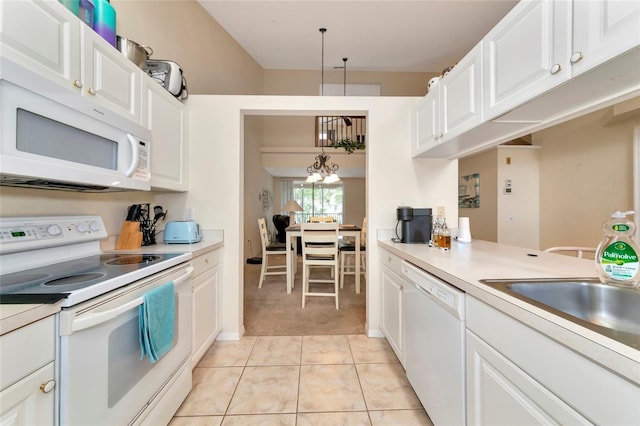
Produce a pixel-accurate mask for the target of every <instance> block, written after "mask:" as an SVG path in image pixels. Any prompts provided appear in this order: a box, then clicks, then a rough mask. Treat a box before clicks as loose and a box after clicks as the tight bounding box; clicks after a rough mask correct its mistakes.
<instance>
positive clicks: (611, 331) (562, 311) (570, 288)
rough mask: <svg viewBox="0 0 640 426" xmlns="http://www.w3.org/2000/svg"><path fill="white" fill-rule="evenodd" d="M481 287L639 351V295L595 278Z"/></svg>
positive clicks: (506, 281) (498, 281)
mask: <svg viewBox="0 0 640 426" xmlns="http://www.w3.org/2000/svg"><path fill="white" fill-rule="evenodd" d="M480 282H481V283H483V284H486V285H488V286H491V287H493V288H495V289H497V290H500V291H502V292H504V293H506V294H509V295H510V296H513V297H516V298H518V299H520V300H523V301H526V302H528V303H531V304H532V305H535V306H537V307H539V308H542V309H544V310H546V311H548V312H551V313H553V314H555V315H558V316H561V317H563V318H565V319H568V320H570V321H572V322H574V323H577V324H580V325H582V326H584V327H587V328H589V329H591V330H593V331H595V332H597V333H600V334H603V335H605V336H608V337H610V338H612V339H615V340H617V341H619V342H620V343H624V344H625V345H628V346H631V347H633V348H636V349H640V291H638V290H635V289H630V288H623V287H615V286H611V285H606V284H602V283H601V282H600V280H598V279H597V278H559V279H558V278H545V279H527V280H523V279H515V280H509V279H494V280H491V279H487V280H480Z"/></svg>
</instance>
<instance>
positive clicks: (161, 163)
mask: <svg viewBox="0 0 640 426" xmlns="http://www.w3.org/2000/svg"><path fill="white" fill-rule="evenodd" d="M143 78H144V80H145V84H144V86H145V89H146V93H147V96H146V102H145V103H146V108H147V111H146V114H145V119H146V123H145V125H146V127H147V128H149V129H150V130H151V134H152V144H151V186H152V187H153V188H157V189H168V190H172V191H186V190H187V161H188V160H187V137H186V132H187V117H186V114H185V110H184V105H183V104H182V102H180V101H179V100H177V99H176V98H175V97H173V96H172V95H171V94H170V93H169V92H167V91H166V90H165V89H164V88H163V87H162V86H160V85H159V84H158V83H156V82H155V81H152V80H151V79H149V78H147V77H146V76H143Z"/></svg>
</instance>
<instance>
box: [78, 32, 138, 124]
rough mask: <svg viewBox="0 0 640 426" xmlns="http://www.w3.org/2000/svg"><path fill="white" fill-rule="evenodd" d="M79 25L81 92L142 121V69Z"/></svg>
mask: <svg viewBox="0 0 640 426" xmlns="http://www.w3.org/2000/svg"><path fill="white" fill-rule="evenodd" d="M80 25H81V40H82V43H81V45H82V53H83V54H82V56H81V64H82V72H81V75H82V82H83V83H82V84H83V89H82V94H83V95H85V96H91V97H92V98H94V100H95V101H96V102H97V103H99V104H101V105H104V106H106V107H108V108H110V109H112V110H114V111H116V112H118V113H120V114H122V115H124V116H126V117H127V118H129V119H130V120H132V121H135V122H136V123H141V119H142V117H141V112H140V99H141V95H142V92H141V88H140V84H141V81H142V70H141V69H140V68H138V67H137V66H136V65H135V64H134V63H133V62H131V61H130V60H128V59H127V58H126V57H125V56H124V55H122V53H120V52H119V51H118V50H116V49H114V48H113V46H111V45H110V44H109V43H107V42H106V41H105V40H104V39H103V38H102V37H100V35H98V34H97V33H96V32H94V31H93V30H92V29H91V28H89V27H88V26H86V25H84V24H82V23H80Z"/></svg>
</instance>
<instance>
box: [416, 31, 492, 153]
mask: <svg viewBox="0 0 640 426" xmlns="http://www.w3.org/2000/svg"><path fill="white" fill-rule="evenodd" d="M481 122H482V44H481V43H479V44H478V45H477V46H476V47H474V48H473V49H472V50H471V52H469V53H468V54H467V55H466V56H465V57H464V58H463V59H462V60H461V61H460V62H459V63H458V64H456V66H455V67H454V68H453V69H452V70H451V72H449V73H448V74H447V75H446V76H445V77H443V78H442V79H441V80H440V82H439V83H438V85H437V86H435V87H434V88H432V90H431V91H430V92H429V94H427V96H425V97H424V99H422V100H421V101H420V103H419V104H418V105H417V107H416V135H417V137H416V143H415V145H414V147H413V148H414V149H413V155H418V154H420V153H422V152H424V151H427V150H430V149H433V148H435V147H436V146H437V145H439V144H441V143H443V142H446V141H447V140H449V139H450V138H452V137H455V136H457V135H459V134H460V133H463V132H465V131H467V130H469V129H470V128H473V127H474V126H477V125H478V124H480V123H481Z"/></svg>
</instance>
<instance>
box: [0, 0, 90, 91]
mask: <svg viewBox="0 0 640 426" xmlns="http://www.w3.org/2000/svg"><path fill="white" fill-rule="evenodd" d="M0 11H1V13H0V19H1V22H0V42H1V49H2V56H4V57H6V58H7V59H9V60H11V61H13V62H15V63H16V64H19V65H21V66H23V67H24V68H26V69H28V70H30V71H33V72H35V73H37V74H39V75H41V76H43V77H46V78H47V79H48V80H52V81H55V82H56V83H57V84H59V85H60V86H62V87H64V88H66V89H69V90H71V91H77V90H78V88H77V87H74V85H75V86H78V87H79V86H81V85H82V84H81V77H80V52H79V49H80V36H79V31H80V21H79V20H78V18H77V17H76V16H75V15H73V14H72V13H71V12H69V11H68V10H67V9H66V8H64V7H63V6H62V5H61V4H59V3H57V2H36V1H33V0H21V1H2V2H0ZM3 71H4V70H3ZM17 74H18V75H12V76H10V79H11V80H12V81H14V82H16V83H18V84H23V82H22V81H20V80H21V78H22V77H23V76H21V75H20V74H19V73H17ZM2 78H7V76H5V75H3V76H2ZM25 78H26V77H25ZM28 83H29V82H28V81H27V82H24V84H28Z"/></svg>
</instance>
